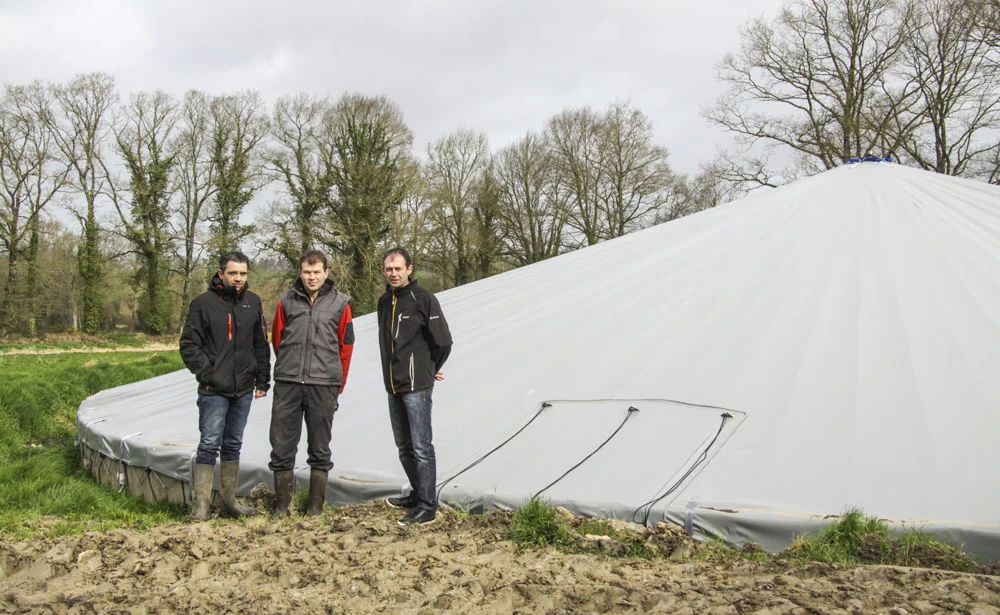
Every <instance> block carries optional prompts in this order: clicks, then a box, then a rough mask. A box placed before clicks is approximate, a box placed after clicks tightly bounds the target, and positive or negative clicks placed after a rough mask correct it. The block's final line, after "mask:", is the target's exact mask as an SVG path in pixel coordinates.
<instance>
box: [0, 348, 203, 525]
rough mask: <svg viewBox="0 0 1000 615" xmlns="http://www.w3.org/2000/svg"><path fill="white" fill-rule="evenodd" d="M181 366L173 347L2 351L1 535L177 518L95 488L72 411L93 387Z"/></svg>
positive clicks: (176, 512) (165, 509) (170, 508)
mask: <svg viewBox="0 0 1000 615" xmlns="http://www.w3.org/2000/svg"><path fill="white" fill-rule="evenodd" d="M182 367H183V365H182V363H181V360H180V357H179V355H178V353H177V352H176V351H164V352H102V353H94V354H88V353H81V352H74V353H67V354H50V355H7V356H0V372H2V373H3V378H0V533H4V534H7V535H11V536H16V537H29V536H34V535H59V534H67V533H76V532H81V531H85V530H89V529H106V528H110V527H119V526H123V525H128V526H136V527H144V526H148V525H151V524H155V523H162V522H165V521H169V520H173V519H180V518H181V517H182V515H183V512H182V511H181V509H180V508H179V507H177V506H174V505H167V504H159V505H151V504H147V503H145V502H142V501H140V500H136V499H134V498H131V497H129V496H126V495H124V494H120V493H118V492H116V491H113V490H109V489H105V488H103V487H100V486H99V485H98V484H97V483H96V482H94V481H93V479H91V478H90V476H89V475H88V474H87V473H86V472H85V471H84V470H83V469H82V468H81V466H80V462H79V459H78V455H77V451H76V449H75V448H74V421H75V417H76V409H77V407H78V406H79V405H80V402H81V401H83V399H85V398H86V397H88V396H90V395H93V394H94V393H97V392H98V391H101V390H104V389H108V388H111V387H115V386H120V385H123V384H127V383H130V382H135V381H137V380H142V379H145V378H151V377H153V376H158V375H161V374H165V373H168V372H171V371H175V370H177V369H181V368H182Z"/></svg>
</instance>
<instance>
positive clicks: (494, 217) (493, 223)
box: [472, 158, 503, 280]
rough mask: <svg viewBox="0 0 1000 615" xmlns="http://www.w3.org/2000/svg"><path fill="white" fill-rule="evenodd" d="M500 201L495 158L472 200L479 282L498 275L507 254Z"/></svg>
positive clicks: (474, 260) (474, 259)
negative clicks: (499, 264) (503, 236)
mask: <svg viewBox="0 0 1000 615" xmlns="http://www.w3.org/2000/svg"><path fill="white" fill-rule="evenodd" d="M500 199H501V188H500V184H499V183H498V182H497V178H496V163H495V162H494V160H493V159H492V158H491V159H490V160H489V161H488V162H487V163H486V165H485V167H484V169H483V173H482V175H481V176H480V178H479V181H478V182H477V183H476V186H475V189H474V195H473V200H472V222H473V224H472V237H473V253H472V266H473V269H474V275H475V278H476V279H477V280H481V279H483V278H485V277H488V276H491V275H493V274H494V273H496V272H497V271H496V270H497V265H498V263H499V259H500V255H501V254H502V252H503V240H502V237H501V234H502V229H501V223H502V221H501V219H500V208H501V204H500Z"/></svg>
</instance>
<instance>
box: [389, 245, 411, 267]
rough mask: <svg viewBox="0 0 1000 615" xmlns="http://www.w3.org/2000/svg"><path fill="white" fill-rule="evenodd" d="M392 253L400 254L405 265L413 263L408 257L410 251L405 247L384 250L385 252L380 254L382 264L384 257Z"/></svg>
mask: <svg viewBox="0 0 1000 615" xmlns="http://www.w3.org/2000/svg"><path fill="white" fill-rule="evenodd" d="M393 254H398V255H400V256H402V257H403V260H404V261H405V262H406V266H407V267H409V266H410V265H412V264H413V259H412V258H410V253H409V252H407V251H406V248H392V249H390V250H386V252H385V254H383V255H382V264H383V265H384V264H385V259H387V258H389V257H390V256H392V255H393Z"/></svg>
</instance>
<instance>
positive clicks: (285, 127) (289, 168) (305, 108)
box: [260, 94, 333, 270]
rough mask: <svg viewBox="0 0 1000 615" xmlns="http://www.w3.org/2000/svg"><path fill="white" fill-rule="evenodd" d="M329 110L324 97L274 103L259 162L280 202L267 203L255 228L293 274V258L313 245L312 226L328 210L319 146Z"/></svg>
mask: <svg viewBox="0 0 1000 615" xmlns="http://www.w3.org/2000/svg"><path fill="white" fill-rule="evenodd" d="M330 108H331V105H330V102H329V101H328V100H327V99H325V98H313V97H311V96H309V95H307V94H297V95H295V96H290V97H284V98H280V99H278V101H277V102H276V103H275V105H274V111H273V113H272V120H271V137H272V141H273V144H272V147H271V148H270V149H269V150H268V151H267V152H266V153H265V159H266V161H267V165H268V169H269V170H270V172H271V174H272V176H273V177H274V179H276V180H277V181H279V182H280V184H281V187H282V192H284V194H285V198H284V199H282V200H279V201H277V202H275V203H272V204H271V208H270V210H269V212H268V213H267V215H265V217H264V218H263V220H262V221H261V224H260V226H261V227H262V229H263V230H264V231H265V232H266V236H265V238H264V241H263V243H264V246H265V247H266V248H267V249H269V250H271V251H272V252H274V253H276V254H280V255H281V256H283V257H284V258H285V260H286V262H287V263H288V265H289V268H291V269H296V270H297V269H298V266H299V256H301V254H302V253H303V252H305V251H307V250H310V249H313V248H314V247H315V244H316V240H317V231H318V230H319V228H318V225H317V224H316V222H317V220H318V219H319V216H320V214H321V213H322V212H324V211H325V210H328V209H329V206H330V199H331V188H332V186H333V178H332V176H331V174H330V169H329V166H328V165H329V162H328V161H327V159H326V158H324V155H323V152H322V151H321V147H320V146H321V144H320V139H321V134H322V131H323V130H324V128H323V121H324V116H325V115H326V114H327V112H328V111H329V110H330ZM327 149H329V147H327Z"/></svg>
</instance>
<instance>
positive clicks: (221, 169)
mask: <svg viewBox="0 0 1000 615" xmlns="http://www.w3.org/2000/svg"><path fill="white" fill-rule="evenodd" d="M211 115H212V164H213V166H214V176H213V177H214V184H215V191H214V194H213V197H214V200H213V203H212V207H211V208H210V210H209V215H208V219H209V221H210V222H211V223H212V224H211V233H212V236H211V239H210V240H209V249H210V250H211V252H212V253H213V254H222V253H224V252H228V251H230V250H235V249H237V248H239V247H240V243H241V242H242V241H243V239H244V238H246V237H247V236H248V235H250V234H251V233H253V231H254V227H253V225H244V224H240V216H241V215H243V211H244V209H245V208H246V206H247V204H248V203H249V202H250V199H252V198H253V195H254V193H255V192H256V191H257V190H258V189H259V188H260V187H261V186H262V185H263V183H264V181H263V179H264V178H263V174H262V157H261V151H260V149H261V147H260V146H261V144H262V142H263V140H264V138H265V137H267V133H268V127H269V126H268V124H269V122H268V118H267V113H266V109H265V107H264V102H263V100H261V98H260V94H258V93H257V92H253V91H248V92H241V93H239V94H232V95H227V96H219V97H217V98H215V99H213V100H212V103H211Z"/></svg>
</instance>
